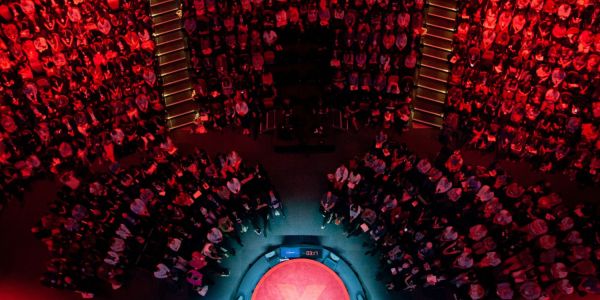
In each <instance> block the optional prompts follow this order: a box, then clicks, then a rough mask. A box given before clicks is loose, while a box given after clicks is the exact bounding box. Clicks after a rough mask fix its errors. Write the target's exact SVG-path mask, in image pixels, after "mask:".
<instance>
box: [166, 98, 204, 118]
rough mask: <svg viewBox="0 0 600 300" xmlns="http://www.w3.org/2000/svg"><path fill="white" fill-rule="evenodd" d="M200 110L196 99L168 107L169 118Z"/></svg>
mask: <svg viewBox="0 0 600 300" xmlns="http://www.w3.org/2000/svg"><path fill="white" fill-rule="evenodd" d="M196 112H198V104H196V102H194V101H187V102H184V103H181V104H177V105H173V106H170V107H168V108H167V120H171V119H174V118H177V117H181V116H183V115H187V114H195V113H196Z"/></svg>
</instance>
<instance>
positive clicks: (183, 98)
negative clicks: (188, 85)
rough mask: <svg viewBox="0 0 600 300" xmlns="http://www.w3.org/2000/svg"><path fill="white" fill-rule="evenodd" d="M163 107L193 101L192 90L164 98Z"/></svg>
mask: <svg viewBox="0 0 600 300" xmlns="http://www.w3.org/2000/svg"><path fill="white" fill-rule="evenodd" d="M164 99H165V105H166V106H167V107H170V106H173V105H177V104H180V103H184V102H187V101H193V100H194V92H193V90H187V91H184V92H181V93H177V94H173V95H170V96H165V97H164Z"/></svg>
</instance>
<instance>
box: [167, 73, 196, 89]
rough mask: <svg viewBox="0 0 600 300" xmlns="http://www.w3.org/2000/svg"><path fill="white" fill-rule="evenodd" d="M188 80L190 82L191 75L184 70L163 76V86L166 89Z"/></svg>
mask: <svg viewBox="0 0 600 300" xmlns="http://www.w3.org/2000/svg"><path fill="white" fill-rule="evenodd" d="M186 80H190V74H189V72H188V71H187V70H183V71H180V72H176V73H172V74H169V75H166V76H162V86H165V87H166V86H169V85H172V84H176V83H179V82H182V81H186Z"/></svg>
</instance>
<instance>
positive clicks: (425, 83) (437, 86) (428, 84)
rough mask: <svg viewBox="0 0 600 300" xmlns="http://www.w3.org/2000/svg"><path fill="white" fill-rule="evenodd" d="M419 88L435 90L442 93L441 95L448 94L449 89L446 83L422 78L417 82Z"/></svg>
mask: <svg viewBox="0 0 600 300" xmlns="http://www.w3.org/2000/svg"><path fill="white" fill-rule="evenodd" d="M417 86H420V87H423V88H426V89H430V90H434V91H436V92H440V93H444V94H447V93H448V88H447V86H446V83H444V82H440V81H437V80H433V79H429V78H427V77H420V78H419V80H418V81H417Z"/></svg>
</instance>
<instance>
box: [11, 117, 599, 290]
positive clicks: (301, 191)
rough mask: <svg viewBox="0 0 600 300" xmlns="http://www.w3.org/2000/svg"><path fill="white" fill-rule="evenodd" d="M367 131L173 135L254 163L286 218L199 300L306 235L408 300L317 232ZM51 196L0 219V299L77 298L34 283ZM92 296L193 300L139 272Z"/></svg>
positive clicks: (430, 152)
mask: <svg viewBox="0 0 600 300" xmlns="http://www.w3.org/2000/svg"><path fill="white" fill-rule="evenodd" d="M374 133H375V132H374V131H373V130H369V129H366V130H364V131H361V133H360V134H352V133H344V134H342V133H340V134H333V135H332V136H331V137H330V138H329V142H331V143H333V144H335V145H336V146H337V149H336V151H335V152H332V153H326V154H312V155H306V154H279V153H275V152H273V144H274V142H275V140H274V137H273V136H272V135H262V136H260V137H259V139H258V140H257V141H254V140H252V139H251V138H249V137H246V136H241V135H240V134H239V132H234V133H232V132H231V131H224V132H211V133H209V134H206V135H200V136H198V135H194V136H190V135H189V134H187V133H185V132H183V131H180V132H176V133H175V134H174V139H175V141H176V142H177V144H178V145H179V146H180V149H181V150H182V151H184V152H185V151H189V150H191V149H193V147H195V146H199V147H202V148H205V149H207V150H208V151H209V152H210V153H211V154H215V153H216V152H217V151H222V152H224V151H228V150H231V149H236V150H238V151H239V152H240V154H241V155H242V157H244V158H245V159H246V160H248V161H260V162H261V163H263V164H264V165H265V167H266V169H267V170H268V172H269V173H270V175H271V177H272V179H273V182H274V184H275V185H276V187H277V188H278V189H279V190H280V192H281V194H282V197H283V200H284V203H285V206H286V209H287V218H286V219H276V220H274V222H273V226H272V231H271V232H269V235H268V238H264V237H262V236H261V237H258V236H256V235H255V234H254V233H253V232H249V233H246V234H245V235H244V237H243V238H244V242H245V245H246V246H245V247H244V248H242V249H238V255H237V256H235V257H232V258H230V259H228V260H226V261H225V263H226V264H227V265H228V266H229V267H230V268H232V276H231V277H229V278H225V279H224V280H219V281H217V283H216V285H215V286H214V287H212V288H211V290H210V292H209V297H207V299H215V300H227V299H229V297H230V295H231V293H233V291H234V287H235V286H236V285H237V282H238V280H239V278H240V276H241V275H242V274H243V272H244V271H245V269H246V268H247V267H248V265H249V264H250V263H251V262H252V261H253V260H254V259H256V258H257V257H258V256H259V255H261V254H262V253H263V252H265V251H266V250H267V249H268V248H269V247H270V246H274V245H277V244H280V243H281V242H282V240H283V239H284V238H285V237H286V236H290V235H301V236H312V237H314V239H317V240H319V241H320V242H321V243H322V244H323V245H324V246H327V247H330V248H333V249H334V250H335V251H337V252H338V253H339V254H340V255H342V256H343V257H344V258H346V259H347V260H348V261H349V262H350V263H351V264H352V265H353V267H354V268H355V270H356V271H357V272H358V273H359V274H360V276H361V279H362V280H363V281H364V283H365V287H366V289H367V291H368V294H369V296H370V299H373V300H385V299H405V298H406V299H408V298H412V297H404V296H398V295H396V296H395V297H391V296H389V295H388V294H387V292H386V291H385V288H384V286H383V285H382V284H381V283H379V282H377V281H376V280H375V271H376V268H374V266H375V265H376V264H377V261H376V259H375V258H372V257H365V256H364V255H363V253H364V250H365V249H364V248H363V246H362V240H361V239H360V238H353V239H346V238H344V237H343V235H342V232H341V229H340V228H336V227H335V226H333V225H329V226H328V227H327V228H326V229H325V230H321V229H320V228H319V225H320V223H319V221H320V215H319V213H318V200H319V197H320V195H321V193H323V192H324V188H325V178H324V176H325V174H326V173H327V172H332V171H333V170H334V169H335V167H337V165H338V164H339V163H341V162H345V161H347V160H348V159H349V158H351V157H352V156H354V155H362V154H363V153H364V152H365V151H366V150H367V149H368V148H369V146H370V145H371V143H372V137H373V135H374ZM399 140H400V141H403V142H406V143H407V144H408V145H409V147H410V148H411V149H413V150H414V151H415V152H417V153H419V154H421V155H426V156H428V157H431V158H433V157H434V156H435V154H436V153H437V151H438V150H439V148H440V145H439V143H438V142H437V130H433V129H413V130H410V131H408V132H405V133H404V134H403V135H402V136H401V137H400V138H399ZM465 160H466V162H467V163H480V164H488V163H489V162H491V161H492V156H491V155H481V154H480V153H478V152H472V151H467V152H466V153H465ZM501 165H503V166H504V167H505V168H507V169H508V170H509V171H510V172H511V173H512V174H513V175H514V176H515V177H517V179H518V180H520V181H521V182H523V183H531V182H534V181H536V180H539V179H541V178H548V179H549V180H551V181H552V183H553V185H554V187H555V189H556V190H557V191H559V192H560V193H561V194H562V195H569V196H570V198H569V199H571V200H572V201H582V200H584V201H592V200H593V199H591V195H597V193H598V192H599V189H598V188H587V189H581V188H579V187H578V186H577V185H576V184H574V183H573V182H569V181H568V180H564V179H563V178H561V177H560V174H555V175H550V176H547V175H543V174H539V173H537V172H531V171H530V169H529V167H528V165H526V164H520V163H512V162H502V163H501ZM55 192H56V183H54V182H51V181H40V182H37V183H35V184H34V185H32V186H31V188H30V189H29V191H28V193H27V195H26V200H25V203H24V206H23V207H20V206H19V205H12V206H10V207H9V208H8V209H7V210H6V211H4V213H3V215H2V216H0V254H1V255H0V299H1V300H38V299H39V300H54V299H56V300H59V299H60V300H70V299H80V298H79V296H77V295H74V294H72V293H69V292H62V291H57V290H51V289H47V288H44V287H43V286H41V285H40V284H39V283H38V278H39V275H40V273H41V272H42V270H43V262H44V261H45V259H46V258H47V254H46V251H45V250H44V246H43V245H42V244H41V243H40V242H38V241H37V240H35V239H34V237H33V235H31V233H30V228H31V226H32V225H33V224H34V222H35V221H37V220H38V219H39V218H40V217H41V216H42V214H43V213H44V212H46V211H47V204H48V202H49V201H50V200H51V199H52V195H54V194H55ZM415 298H418V299H441V297H440V295H435V296H434V295H431V294H429V293H428V294H426V295H418V296H417V297H415ZM100 299H124V300H136V299H145V300H155V299H156V300H159V299H161V300H162V299H193V298H191V297H189V295H188V294H186V293H184V292H180V293H176V292H173V291H171V289H170V288H169V287H168V286H167V285H166V284H165V283H164V282H160V281H157V280H154V279H153V278H152V275H151V274H149V273H144V272H140V273H139V274H136V276H133V278H132V279H131V280H130V281H129V282H128V284H127V285H126V286H124V287H123V288H122V289H121V290H118V291H116V292H114V293H113V294H111V296H110V297H103V298H100Z"/></svg>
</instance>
